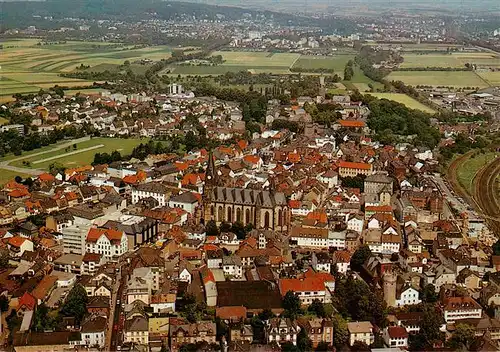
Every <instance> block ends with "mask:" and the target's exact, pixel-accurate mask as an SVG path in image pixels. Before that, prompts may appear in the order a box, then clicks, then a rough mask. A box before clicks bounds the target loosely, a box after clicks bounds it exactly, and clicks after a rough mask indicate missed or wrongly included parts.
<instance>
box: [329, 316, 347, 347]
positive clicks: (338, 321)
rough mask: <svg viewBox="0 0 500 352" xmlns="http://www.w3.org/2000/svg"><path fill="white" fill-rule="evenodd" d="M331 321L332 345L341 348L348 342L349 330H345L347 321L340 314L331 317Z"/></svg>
mask: <svg viewBox="0 0 500 352" xmlns="http://www.w3.org/2000/svg"><path fill="white" fill-rule="evenodd" d="M332 323H333V345H334V346H335V347H337V348H339V349H340V348H341V347H342V346H344V345H345V344H346V343H348V342H349V330H347V322H346V321H345V319H344V318H342V316H341V315H340V314H335V315H334V316H333V318H332Z"/></svg>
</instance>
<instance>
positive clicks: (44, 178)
mask: <svg viewBox="0 0 500 352" xmlns="http://www.w3.org/2000/svg"><path fill="white" fill-rule="evenodd" d="M38 179H39V180H40V181H54V180H55V179H56V178H55V177H54V176H53V175H51V174H49V173H47V172H45V173H43V174H41V175H39V176H38Z"/></svg>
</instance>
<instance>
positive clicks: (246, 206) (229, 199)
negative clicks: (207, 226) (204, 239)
mask: <svg viewBox="0 0 500 352" xmlns="http://www.w3.org/2000/svg"><path fill="white" fill-rule="evenodd" d="M202 201H203V211H202V214H201V216H202V221H203V222H204V223H207V222H208V221H211V220H213V221H215V222H216V224H217V225H220V224H221V223H222V222H228V223H234V222H241V223H242V224H243V225H244V226H246V225H248V224H252V225H253V227H254V228H255V229H266V230H274V231H282V232H287V231H288V229H289V227H290V210H289V208H288V203H287V200H286V197H285V194H284V193H282V192H276V191H275V190H274V186H273V184H271V186H270V187H269V190H253V189H244V188H231V187H221V186H220V185H219V181H218V175H217V170H216V169H215V162H214V158H213V156H212V153H210V154H209V158H208V166H207V170H206V175H205V187H204V189H203V197H202Z"/></svg>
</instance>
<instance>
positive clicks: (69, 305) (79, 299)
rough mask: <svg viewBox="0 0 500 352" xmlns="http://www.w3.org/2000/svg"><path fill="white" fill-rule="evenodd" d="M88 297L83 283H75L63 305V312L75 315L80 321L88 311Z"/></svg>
mask: <svg viewBox="0 0 500 352" xmlns="http://www.w3.org/2000/svg"><path fill="white" fill-rule="evenodd" d="M87 303H88V297H87V292H86V291H85V288H83V286H82V285H80V284H77V285H75V286H74V287H73V288H72V289H71V291H69V294H68V297H67V298H66V301H65V302H64V305H63V306H62V309H61V313H62V314H63V315H64V316H67V317H74V318H75V320H76V321H77V322H78V323H80V322H81V321H82V319H83V317H84V315H85V314H86V313H87Z"/></svg>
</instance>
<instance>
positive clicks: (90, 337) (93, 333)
mask: <svg viewBox="0 0 500 352" xmlns="http://www.w3.org/2000/svg"><path fill="white" fill-rule="evenodd" d="M106 329H107V319H106V318H105V317H102V316H97V317H96V316H92V317H91V318H90V319H88V320H87V321H85V322H83V323H82V325H81V330H80V333H81V338H82V340H81V343H80V344H81V345H83V346H87V347H96V346H98V347H99V348H104V345H105V343H106Z"/></svg>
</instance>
